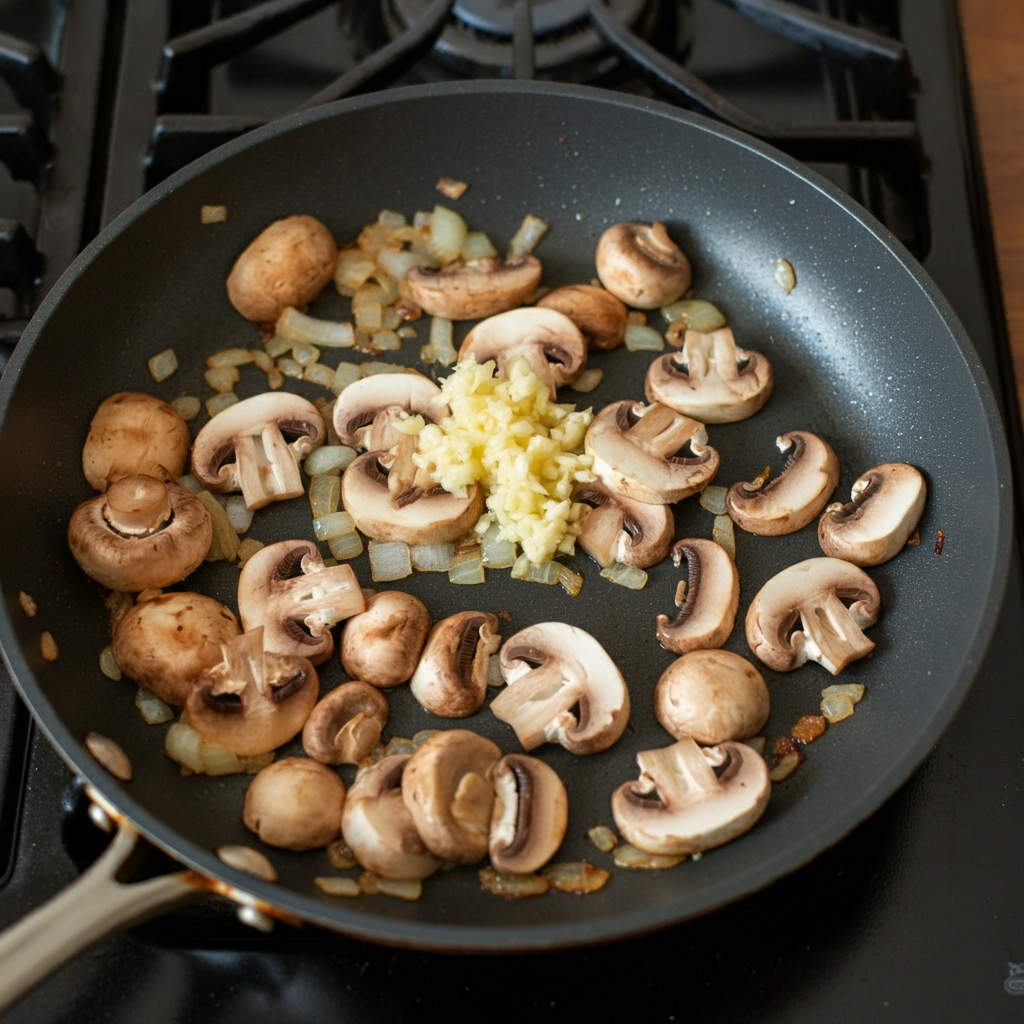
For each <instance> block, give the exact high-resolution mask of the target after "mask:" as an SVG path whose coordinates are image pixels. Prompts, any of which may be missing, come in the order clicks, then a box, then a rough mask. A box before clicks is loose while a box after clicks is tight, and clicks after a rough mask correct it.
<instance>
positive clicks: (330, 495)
mask: <svg viewBox="0 0 1024 1024" xmlns="http://www.w3.org/2000/svg"><path fill="white" fill-rule="evenodd" d="M340 502H341V479H340V478H339V477H337V476H332V475H331V474H329V473H324V474H322V475H318V476H314V477H312V478H311V479H310V481H309V505H310V508H311V509H312V510H313V518H314V519H319V518H320V517H321V516H326V515H329V514H330V513H331V512H337V511H338V505H339V503H340Z"/></svg>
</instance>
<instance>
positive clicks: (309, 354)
mask: <svg viewBox="0 0 1024 1024" xmlns="http://www.w3.org/2000/svg"><path fill="white" fill-rule="evenodd" d="M292 356H293V357H294V359H295V362H297V363H298V364H299V365H300V366H310V365H312V364H313V363H315V362H316V361H317V360H318V359H319V358H320V349H318V348H317V347H316V345H310V344H309V343H308V342H300V343H299V344H297V345H295V346H294V347H293V348H292Z"/></svg>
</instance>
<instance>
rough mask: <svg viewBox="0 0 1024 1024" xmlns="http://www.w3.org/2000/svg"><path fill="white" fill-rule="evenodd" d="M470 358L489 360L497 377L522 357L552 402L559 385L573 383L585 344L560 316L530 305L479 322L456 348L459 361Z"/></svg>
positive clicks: (583, 365)
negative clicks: (457, 348) (495, 365)
mask: <svg viewBox="0 0 1024 1024" xmlns="http://www.w3.org/2000/svg"><path fill="white" fill-rule="evenodd" d="M470 356H473V357H474V358H475V359H476V361H477V362H478V363H485V362H487V360H488V359H493V360H494V361H495V362H496V363H497V364H498V376H499V377H504V376H506V374H507V370H506V367H507V365H508V364H509V363H510V362H511V361H512V360H513V359H515V358H517V357H519V356H522V357H523V358H525V359H526V361H527V362H528V363H529V364H530V369H531V370H533V372H534V374H535V375H536V377H537V379H538V380H540V381H542V382H543V383H544V384H546V385H547V387H548V390H549V392H550V394H551V397H552V399H554V398H555V392H556V391H557V389H558V387H559V386H560V385H562V384H568V383H570V382H572V381H574V380H576V378H577V377H579V375H580V374H581V373H582V372H583V370H584V369H585V368H586V365H587V343H586V341H584V339H583V335H582V334H581V333H580V329H579V328H578V327H577V326H576V325H575V324H574V323H573V322H572V321H571V320H570V319H569V318H568V317H567V316H565V314H564V313H559V312H558V311H557V310H555V309H542V308H538V307H536V306H531V307H528V308H523V309H512V310H509V311H508V312H507V313H499V314H497V315H496V316H491V317H488V318H487V319H486V320H481V321H480V323H478V324H477V325H476V326H475V327H474V328H473V329H472V330H471V331H470V332H469V334H467V335H466V338H465V340H464V341H463V342H462V347H461V348H460V349H459V359H460V361H461V360H463V359H468V358H469V357H470Z"/></svg>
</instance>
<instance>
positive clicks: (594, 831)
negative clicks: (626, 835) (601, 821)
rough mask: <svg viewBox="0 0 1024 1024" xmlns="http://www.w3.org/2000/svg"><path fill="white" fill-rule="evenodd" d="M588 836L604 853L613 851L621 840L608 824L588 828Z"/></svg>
mask: <svg viewBox="0 0 1024 1024" xmlns="http://www.w3.org/2000/svg"><path fill="white" fill-rule="evenodd" d="M587 836H588V837H589V839H590V841H591V842H592V843H593V844H594V845H595V846H596V847H597V848H598V849H599V850H600V851H601V852H602V853H611V852H612V850H614V849H615V847H616V846H617V845H618V842H619V839H618V836H616V835H615V833H614V832H613V831H612V830H611V829H610V828H609V827H608V826H607V825H595V826H594V827H593V828H588V829H587Z"/></svg>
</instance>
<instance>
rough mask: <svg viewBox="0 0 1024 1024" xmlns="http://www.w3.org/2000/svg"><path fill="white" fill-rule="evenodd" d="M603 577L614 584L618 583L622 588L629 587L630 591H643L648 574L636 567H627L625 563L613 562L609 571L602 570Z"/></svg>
mask: <svg viewBox="0 0 1024 1024" xmlns="http://www.w3.org/2000/svg"><path fill="white" fill-rule="evenodd" d="M601 575H602V576H603V577H604V578H605V579H606V580H611V581H612V583H618V584H619V586H620V587H628V588H629V589H630V590H643V588H644V587H645V586H646V585H647V573H645V572H644V571H643V569H637V568H636V566H633V565H626V564H625V563H624V562H613V563H612V564H611V565H609V566H608V568H607V569H602V570H601Z"/></svg>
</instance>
